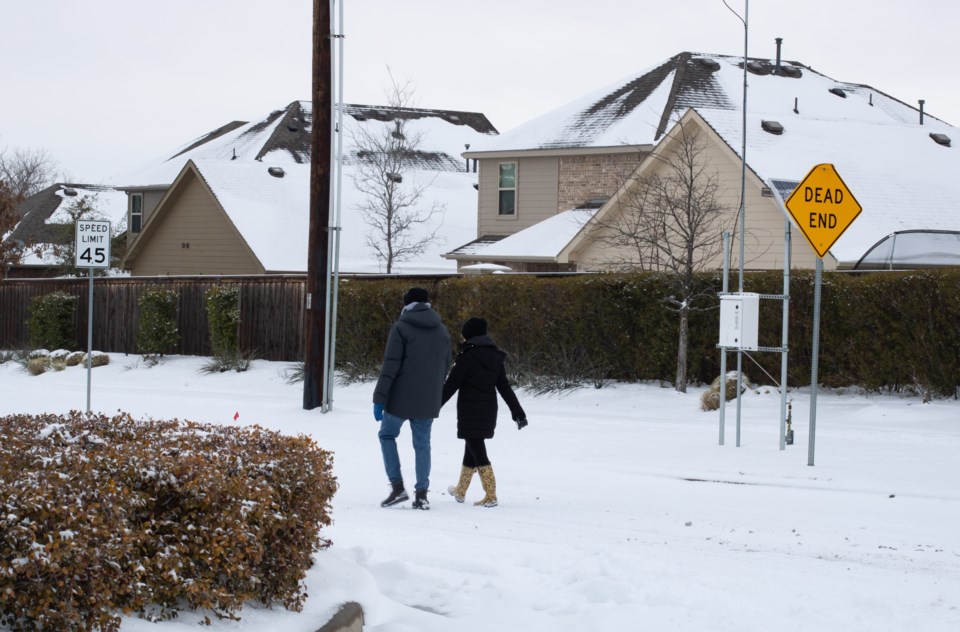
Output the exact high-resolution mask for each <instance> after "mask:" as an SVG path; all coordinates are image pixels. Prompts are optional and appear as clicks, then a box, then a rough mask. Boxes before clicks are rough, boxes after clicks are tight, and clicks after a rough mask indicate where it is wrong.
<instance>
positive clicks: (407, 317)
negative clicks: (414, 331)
mask: <svg viewBox="0 0 960 632" xmlns="http://www.w3.org/2000/svg"><path fill="white" fill-rule="evenodd" d="M400 321H401V322H404V323H408V324H410V325H413V326H414V327H420V328H422V329H433V328H435V327H439V326H440V325H442V324H443V320H442V319H441V318H440V314H438V313H436V312H435V311H433V309H432V308H431V307H430V306H429V305H427V304H426V303H417V304H416V305H414V306H413V307H408V308H407V309H405V310H403V313H402V314H400Z"/></svg>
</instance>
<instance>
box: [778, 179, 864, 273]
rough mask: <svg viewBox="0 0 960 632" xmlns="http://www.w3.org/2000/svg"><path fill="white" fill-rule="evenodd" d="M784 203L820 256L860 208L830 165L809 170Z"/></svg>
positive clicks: (847, 226)
mask: <svg viewBox="0 0 960 632" xmlns="http://www.w3.org/2000/svg"><path fill="white" fill-rule="evenodd" d="M785 206H786V207H787V211H788V212H789V213H790V217H792V218H793V221H794V222H795V223H796V224H797V227H798V228H800V232H802V233H803V236H804V237H806V238H807V241H808V242H810V246H811V247H813V250H814V252H816V253H817V256H819V257H820V258H821V259H822V258H823V257H824V256H825V255H826V254H827V251H828V250H830V248H831V247H832V246H833V244H834V243H835V242H836V241H837V239H839V238H840V235H842V234H843V231H845V230H847V228H849V227H850V224H852V223H853V220H855V219H856V218H857V216H858V215H860V211H862V210H863V209H862V207H861V206H860V203H859V202H857V199H856V198H855V197H854V196H853V193H852V192H851V191H850V189H849V188H847V185H846V184H845V183H844V182H843V178H841V177H840V174H839V173H837V170H836V169H835V168H834V166H833V165H831V164H822V165H817V166H816V167H814V168H813V169H811V170H810V173H808V174H807V177H805V178H804V179H803V181H802V182H801V183H800V184H799V185H798V186H797V188H796V189H794V190H793V193H791V194H790V197H789V198H787V201H786V203H785Z"/></svg>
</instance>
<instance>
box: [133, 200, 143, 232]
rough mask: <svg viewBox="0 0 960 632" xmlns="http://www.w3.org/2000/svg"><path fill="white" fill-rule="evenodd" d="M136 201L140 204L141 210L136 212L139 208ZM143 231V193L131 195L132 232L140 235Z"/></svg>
mask: <svg viewBox="0 0 960 632" xmlns="http://www.w3.org/2000/svg"><path fill="white" fill-rule="evenodd" d="M136 201H139V202H140V205H139V206H140V208H139V209H137V210H134V209H135V208H136V206H137V204H136V203H135V202H136ZM134 217H136V218H138V221H137V222H134V221H133V220H134ZM141 230H143V193H131V194H130V232H131V233H139V232H140V231H141Z"/></svg>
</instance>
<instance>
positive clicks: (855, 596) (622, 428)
mask: <svg viewBox="0 0 960 632" xmlns="http://www.w3.org/2000/svg"><path fill="white" fill-rule="evenodd" d="M204 362H205V359H204V358H193V357H184V356H174V357H170V358H168V359H167V360H166V362H164V363H163V364H161V365H159V366H156V367H153V368H146V367H144V365H143V363H142V362H138V358H137V357H136V356H124V355H122V354H111V364H110V365H109V366H106V367H101V368H97V369H94V371H93V391H92V408H93V409H94V410H99V411H103V412H104V413H106V414H112V413H114V412H115V411H117V410H124V411H129V412H130V413H132V414H134V415H135V416H143V417H153V418H168V417H178V418H181V419H184V418H187V419H193V420H197V421H203V422H216V423H225V424H227V423H231V424H232V423H241V424H248V423H258V424H261V425H263V426H266V427H269V428H274V429H277V430H281V431H283V432H285V433H292V434H295V433H307V434H310V435H311V436H312V437H314V438H315V439H316V441H317V442H318V443H319V444H320V445H321V446H322V447H324V448H326V449H329V450H332V451H333V452H334V453H335V465H334V468H335V473H336V475H337V477H338V479H339V482H340V489H339V491H338V492H337V495H336V497H335V498H334V503H333V518H334V525H333V526H332V527H331V528H329V529H327V530H325V531H324V535H325V536H326V537H329V538H332V540H333V542H334V544H333V546H332V547H331V548H330V549H328V550H326V551H323V552H321V553H320V554H318V555H317V558H316V562H317V563H316V565H315V567H314V568H313V569H311V571H310V572H309V574H308V576H307V578H306V583H307V592H308V593H309V595H310V596H309V599H308V600H307V603H306V606H305V608H304V611H303V612H302V613H299V614H298V613H291V612H286V611H284V610H282V609H276V610H266V609H263V608H256V607H248V608H245V609H244V610H243V611H242V612H241V616H242V620H241V621H239V622H215V623H214V625H213V629H214V630H221V631H228V630H231V631H232V630H243V631H245V632H266V631H268V630H281V629H282V630H284V631H285V632H301V631H302V632H308V631H310V632H312V631H313V630H316V629H317V628H318V627H320V625H322V624H323V623H324V622H325V621H326V620H327V619H328V618H329V616H330V615H331V614H332V613H333V612H334V611H335V610H336V608H337V606H338V604H340V603H341V602H343V601H348V600H355V601H358V602H360V604H361V605H362V606H363V609H364V612H365V617H366V625H365V628H364V629H365V630H366V631H367V632H401V631H403V632H407V631H410V632H414V631H416V632H448V631H451V630H456V631H457V632H471V631H480V630H506V631H513V630H518V631H519V630H534V631H539V630H543V631H547V630H549V631H566V630H570V631H579V630H592V631H594V632H605V631H619V630H675V631H676V630H679V631H704V630H711V631H712V630H729V631H734V630H735V631H737V632H748V631H753V630H756V631H761V630H762V631H764V632H769V631H771V630H777V631H781V632H782V631H790V630H797V631H800V630H804V631H807V630H843V631H855V630H863V631H867V630H869V631H871V632H876V631H880V630H890V631H894V630H896V631H902V630H923V631H928V632H934V631H941V630H942V631H944V632H947V631H950V632H955V631H956V630H960V458H958V456H957V455H958V454H960V402H957V401H953V400H948V401H934V402H932V403H930V404H921V402H920V400H919V399H918V398H909V397H898V396H889V395H884V396H878V395H863V394H857V393H854V392H852V391H851V392H848V393H837V392H823V391H821V392H820V393H819V395H818V409H817V436H816V444H815V445H816V465H815V466H812V467H811V466H808V465H807V441H808V436H807V435H808V418H809V396H808V393H807V392H806V391H802V390H801V391H794V392H793V393H792V394H791V395H792V401H793V420H794V429H795V432H796V443H795V445H793V446H788V447H787V449H786V450H784V451H780V450H779V449H778V436H779V435H778V414H779V396H778V395H777V393H776V392H775V391H774V390H773V389H766V388H763V389H760V390H759V391H758V392H750V393H749V394H747V395H746V396H745V398H744V403H743V415H742V426H741V437H742V441H741V447H739V448H738V447H735V445H734V443H735V423H736V407H735V406H730V407H728V408H727V427H726V445H724V446H720V445H718V414H717V413H716V412H711V413H705V412H701V411H700V407H699V395H700V392H701V391H700V390H699V389H691V390H690V392H689V393H687V394H678V393H675V392H674V391H673V390H672V389H669V388H660V387H658V386H656V385H649V384H645V385H636V384H629V385H627V384H619V385H614V386H611V387H609V388H604V389H601V390H595V389H584V390H580V391H577V392H574V393H571V394H568V395H565V396H561V397H558V396H545V397H532V396H531V395H529V394H526V393H523V392H522V391H521V392H520V397H521V401H522V403H523V405H524V407H525V408H526V410H527V413H528V415H529V418H530V426H529V427H528V428H525V429H524V430H522V431H518V430H517V428H516V426H515V425H514V424H513V423H512V422H511V421H510V419H509V417H507V416H503V415H505V409H503V407H502V408H501V413H502V416H501V420H500V425H499V427H498V432H497V436H496V438H495V439H494V440H493V441H492V442H490V443H489V446H488V447H489V452H490V455H491V459H492V462H493V464H494V468H495V471H496V475H497V481H498V495H499V497H500V503H501V504H500V506H499V507H496V508H493V509H486V508H479V507H473V506H472V505H471V504H469V501H472V500H477V499H478V498H479V497H480V495H481V491H480V489H479V484H478V481H476V480H474V485H473V487H472V488H471V489H470V491H469V492H468V498H467V500H468V504H463V505H460V504H457V503H456V502H454V501H453V500H452V499H451V498H450V497H449V496H447V495H446V493H445V492H444V491H442V490H445V489H446V487H447V485H449V484H452V483H454V482H455V477H456V475H457V473H458V472H459V467H460V458H461V454H462V443H461V442H460V441H458V440H457V439H456V437H455V424H454V414H455V413H454V406H453V404H452V403H451V404H448V405H447V407H445V408H444V410H443V412H442V415H441V417H440V418H439V419H438V420H437V422H436V423H435V424H434V432H433V474H432V477H431V479H432V483H431V489H432V491H431V493H430V500H431V503H432V509H431V510H430V511H429V512H421V511H414V510H411V509H409V503H407V504H406V507H397V508H391V509H382V508H380V506H379V502H380V500H381V499H382V498H384V497H385V496H386V494H387V491H388V488H387V484H386V478H385V476H384V474H383V468H382V465H381V459H380V451H379V445H378V442H377V436H376V432H377V423H376V422H375V421H374V420H373V417H372V414H371V404H370V401H371V393H372V389H373V385H372V384H360V385H351V386H338V387H337V388H336V390H335V392H334V409H333V412H331V413H328V414H321V413H320V412H319V411H304V410H302V406H301V404H302V385H300V384H297V385H288V384H286V383H285V381H284V378H283V376H282V372H283V370H284V369H285V368H286V367H287V366H289V365H287V364H284V363H271V362H265V361H258V362H256V363H255V365H254V368H253V369H252V370H251V371H249V372H247V373H243V374H236V373H227V374H217V375H205V374H200V373H198V369H199V368H200V367H201V366H202V365H203V364H204ZM85 405H86V371H85V369H82V368H76V367H72V368H68V369H67V370H65V371H63V372H60V373H47V374H44V375H41V376H38V377H31V376H29V375H28V374H27V373H26V372H23V371H22V370H21V369H20V368H19V366H17V365H14V364H13V363H6V364H3V365H0V414H9V413H24V412H27V413H40V412H66V411H68V410H70V409H83V408H84V407H85ZM235 413H239V420H238V421H237V422H234V420H233V418H234V414H235ZM401 459H402V460H403V464H404V471H405V474H406V475H407V477H408V485H409V486H411V487H412V482H413V479H412V466H413V454H412V449H411V447H410V443H409V429H406V428H405V429H404V431H403V434H402V435H401ZM199 619H200V616H199V615H198V614H196V613H184V614H183V615H181V617H180V618H179V620H176V621H172V622H166V623H161V624H151V623H146V622H144V621H140V620H137V619H133V618H130V619H125V620H124V623H123V631H124V632H147V631H149V632H158V631H159V632H181V631H186V630H196V629H197V621H198V620H199Z"/></svg>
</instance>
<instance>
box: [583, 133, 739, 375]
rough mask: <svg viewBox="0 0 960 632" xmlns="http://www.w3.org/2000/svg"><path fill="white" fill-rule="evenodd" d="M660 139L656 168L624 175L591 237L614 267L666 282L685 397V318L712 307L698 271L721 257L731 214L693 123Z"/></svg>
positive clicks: (712, 299) (711, 295) (710, 294)
mask: <svg viewBox="0 0 960 632" xmlns="http://www.w3.org/2000/svg"><path fill="white" fill-rule="evenodd" d="M661 142H663V143H666V144H665V145H664V151H663V152H660V153H655V154H654V159H655V160H656V161H657V163H656V164H655V165H652V168H650V169H646V170H644V172H643V173H640V172H639V171H637V172H634V173H633V174H631V175H630V176H628V178H627V180H626V182H625V183H624V186H623V187H621V189H620V193H619V194H618V199H617V201H618V205H617V206H618V209H619V212H615V213H612V214H611V215H612V217H608V218H598V219H597V220H595V222H594V223H593V227H592V228H591V234H592V235H593V237H594V239H596V240H597V241H598V242H599V243H602V244H604V245H606V246H609V247H610V248H609V250H608V252H609V253H610V254H609V260H608V263H609V264H611V265H613V266H614V267H617V268H619V269H621V270H633V271H649V272H658V273H662V274H664V275H665V277H666V278H667V279H669V282H670V286H671V290H672V292H671V294H670V295H669V296H667V297H665V299H664V302H665V304H666V306H667V308H668V309H670V310H673V311H676V312H677V314H678V316H679V318H680V324H679V332H678V333H679V335H678V343H677V373H676V380H675V382H674V387H675V388H676V390H677V391H680V392H683V393H685V392H686V390H687V347H688V339H689V318H690V313H691V312H692V311H698V310H706V309H714V308H715V307H716V302H715V292H714V290H713V287H712V285H710V284H708V283H706V282H705V281H704V280H703V279H702V277H701V276H700V275H698V273H699V272H702V271H704V270H705V269H707V267H708V266H712V265H715V264H716V261H717V258H718V257H719V256H720V255H721V254H722V251H723V230H724V221H725V220H726V219H727V218H728V217H729V213H728V211H729V209H727V208H726V207H724V206H723V205H721V204H720V202H719V200H718V194H719V189H720V177H719V174H718V173H717V170H716V168H714V167H712V166H711V164H710V161H709V157H708V154H707V151H706V150H707V144H706V141H705V140H704V139H703V137H702V136H701V133H700V132H699V131H698V130H697V129H695V126H694V125H693V124H692V123H688V124H682V123H678V124H677V125H675V126H674V128H673V132H671V134H670V136H669V137H668V138H665V139H664V140H663V141H661Z"/></svg>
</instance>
